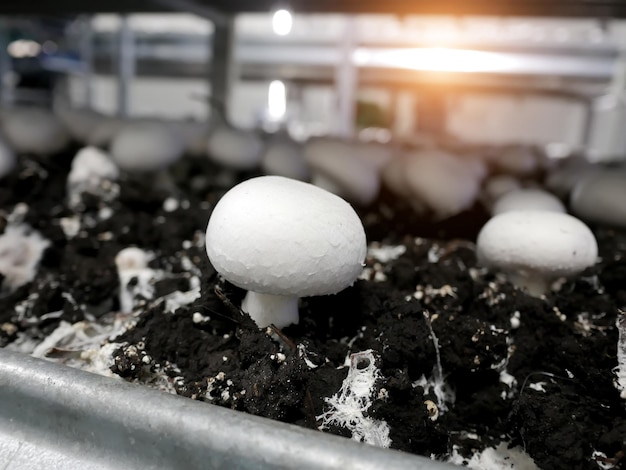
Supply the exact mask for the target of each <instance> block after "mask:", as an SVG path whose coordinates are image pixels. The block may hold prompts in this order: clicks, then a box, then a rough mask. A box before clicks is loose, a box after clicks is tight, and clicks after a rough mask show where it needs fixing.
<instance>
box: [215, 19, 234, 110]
mask: <svg viewBox="0 0 626 470" xmlns="http://www.w3.org/2000/svg"><path fill="white" fill-rule="evenodd" d="M234 43H235V19H234V18H232V17H231V18H230V19H229V20H228V21H226V22H223V23H219V24H215V25H214V30H213V36H212V38H211V51H212V52H211V68H210V75H209V83H210V87H211V104H212V106H213V108H214V109H215V110H216V111H217V112H218V113H219V114H220V115H221V116H222V117H225V118H226V117H227V107H228V101H229V98H230V92H231V89H232V85H233V82H234V81H235V80H236V79H237V75H238V74H237V73H236V70H235V64H234V60H233V51H234Z"/></svg>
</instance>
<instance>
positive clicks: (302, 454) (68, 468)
mask: <svg viewBox="0 0 626 470" xmlns="http://www.w3.org/2000/svg"><path fill="white" fill-rule="evenodd" d="M0 468H2V469H11V470H13V469H35V468H45V469H48V470H53V469H59V470H61V469H63V470H73V469H81V470H86V469H116V470H118V469H134V468H141V469H173V468H184V469H209V468H210V469H276V468H297V469H342V470H345V469H365V470H367V469H381V468H385V469H412V470H439V469H441V470H445V469H448V470H450V469H453V468H457V467H454V466H452V465H449V464H445V463H441V462H435V461H432V460H429V459H427V458H425V457H419V456H414V455H410V454H405V453H402V452H397V451H393V450H388V449H380V448H375V447H372V446H366V445H364V444H359V443H356V442H354V441H351V440H349V439H346V438H341V437H337V436H332V435H327V434H322V433H319V432H315V431H312V430H308V429H303V428H299V427H297V426H293V425H287V424H283V423H279V422H275V421H271V420H268V419H265V418H259V417H256V416H252V415H248V414H245V413H241V412H237V411H233V410H229V409H225V408H221V407H218V406H214V405H210V404H207V403H199V402H194V401H193V400H190V399H187V398H183V397H178V396H174V395H168V394H166V393H162V392H159V391H156V390H152V389H149V388H147V387H145V386H140V385H135V384H130V383H127V382H124V381H122V380H116V379H113V378H108V377H102V376H99V375H95V374H91V373H88V372H83V371H80V370H77V369H72V368H70V367H67V366H63V365H59V364H55V363H51V362H48V361H44V360H41V359H36V358H33V357H31V356H26V355H23V354H19V353H14V352H9V351H6V350H0Z"/></svg>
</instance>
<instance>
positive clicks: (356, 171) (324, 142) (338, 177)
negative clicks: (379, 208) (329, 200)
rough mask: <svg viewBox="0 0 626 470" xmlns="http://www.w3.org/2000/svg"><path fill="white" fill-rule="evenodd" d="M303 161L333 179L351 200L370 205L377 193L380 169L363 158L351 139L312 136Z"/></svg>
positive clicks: (323, 175)
mask: <svg viewBox="0 0 626 470" xmlns="http://www.w3.org/2000/svg"><path fill="white" fill-rule="evenodd" d="M369 157H371V155H369ZM369 157H368V158H369ZM304 160H305V161H306V162H307V163H308V164H309V166H310V167H311V170H312V171H313V173H318V174H320V175H321V176H322V177H323V178H326V179H328V180H330V181H332V182H333V183H334V185H335V186H337V187H338V188H340V191H341V196H344V197H345V198H346V199H348V200H350V201H353V202H355V203H357V204H361V205H367V204H369V203H371V202H372V201H373V200H374V199H375V198H376V196H377V195H378V191H379V190H380V174H379V171H378V169H377V168H376V166H375V165H372V164H371V163H370V162H369V161H368V160H366V159H365V158H362V157H361V155H360V154H359V153H358V147H355V146H354V145H352V144H351V143H350V142H347V141H344V140H340V139H335V138H330V137H318V138H312V139H310V140H309V141H308V142H307V143H306V144H305V146H304ZM314 179H315V178H314Z"/></svg>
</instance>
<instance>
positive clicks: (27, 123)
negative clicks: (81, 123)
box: [2, 106, 70, 156]
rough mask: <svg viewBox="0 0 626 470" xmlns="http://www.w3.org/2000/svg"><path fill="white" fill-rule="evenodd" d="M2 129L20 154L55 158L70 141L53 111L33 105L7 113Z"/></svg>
mask: <svg viewBox="0 0 626 470" xmlns="http://www.w3.org/2000/svg"><path fill="white" fill-rule="evenodd" d="M2 128H3V130H4V135H5V137H6V139H7V141H8V143H9V144H10V145H11V147H13V149H14V150H15V151H16V152H17V153H30V154H33V155H38V156H47V155H53V154H55V153H57V152H59V151H61V150H63V149H64V148H65V147H66V146H67V145H68V144H69V141H70V136H69V133H68V132H67V129H66V128H65V126H64V125H63V123H62V122H61V121H60V119H59V118H58V117H57V116H55V115H54V114H53V113H52V111H50V110H48V109H44V108H37V107H31V106H24V107H17V108H13V109H10V110H7V112H6V114H5V116H4V118H3V119H2Z"/></svg>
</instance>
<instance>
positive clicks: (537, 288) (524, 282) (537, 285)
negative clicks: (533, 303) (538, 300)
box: [508, 272, 550, 297]
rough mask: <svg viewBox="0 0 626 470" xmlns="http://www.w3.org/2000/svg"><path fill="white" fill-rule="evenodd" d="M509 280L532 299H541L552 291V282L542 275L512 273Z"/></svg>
mask: <svg viewBox="0 0 626 470" xmlns="http://www.w3.org/2000/svg"><path fill="white" fill-rule="evenodd" d="M508 278H509V280H510V281H511V283H512V284H513V285H514V286H516V287H519V288H520V289H523V290H524V291H526V293H527V294H528V295H530V296H532V297H541V296H542V295H544V294H545V293H546V292H548V291H549V290H550V281H548V280H547V279H546V278H545V277H544V276H542V275H541V274H540V273H536V272H533V273H511V274H509V276H508Z"/></svg>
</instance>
